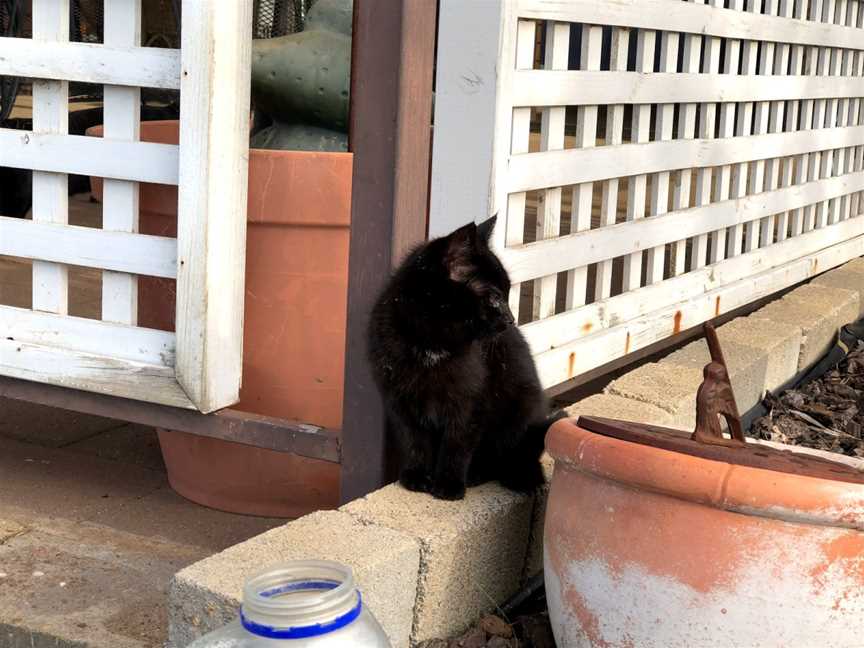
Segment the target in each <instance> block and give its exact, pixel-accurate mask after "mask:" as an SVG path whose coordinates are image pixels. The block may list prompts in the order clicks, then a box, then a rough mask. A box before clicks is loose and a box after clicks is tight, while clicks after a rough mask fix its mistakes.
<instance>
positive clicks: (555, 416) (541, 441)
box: [524, 409, 567, 457]
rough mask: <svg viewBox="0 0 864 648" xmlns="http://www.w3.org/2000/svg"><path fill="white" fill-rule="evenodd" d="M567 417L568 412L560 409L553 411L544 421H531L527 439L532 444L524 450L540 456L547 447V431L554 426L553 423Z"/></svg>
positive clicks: (533, 455)
mask: <svg viewBox="0 0 864 648" xmlns="http://www.w3.org/2000/svg"><path fill="white" fill-rule="evenodd" d="M565 418H567V412H565V411H564V410H561V409H558V410H555V411H554V412H552V413H551V414H550V415H549V416H547V417H546V418H545V419H544V420H543V421H538V422H537V423H530V424H529V425H528V434H527V435H526V436H525V440H526V441H527V442H528V443H529V444H530V446H529V447H528V448H525V449H524V450H525V451H526V452H528V453H529V454H530V455H531V456H532V457H539V456H540V455H541V454H543V450H544V448H545V447H546V433H547V432H548V431H549V428H550V427H552V424H553V423H556V422H558V421H560V420H561V419H565Z"/></svg>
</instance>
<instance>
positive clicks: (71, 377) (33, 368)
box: [0, 338, 195, 409]
mask: <svg viewBox="0 0 864 648" xmlns="http://www.w3.org/2000/svg"><path fill="white" fill-rule="evenodd" d="M0 373H2V374H3V375H4V376H11V377H12V378H21V379H23V380H32V381H36V382H43V383H48V384H51V385H58V386H60V387H69V388H71V389H81V390H84V391H98V392H100V393H103V394H109V395H111V396H119V397H121V398H133V399H137V400H147V401H149V402H151V403H160V404H162V405H171V406H172V407H183V408H186V409H193V408H195V404H194V403H193V402H192V401H190V400H189V397H188V396H186V394H185V392H184V391H183V389H181V387H180V385H179V383H178V382H177V379H176V377H175V375H174V369H173V368H172V367H170V366H165V365H162V364H157V365H153V364H146V363H142V362H132V361H130V360H124V359H121V358H112V357H109V356H105V355H103V354H101V353H95V354H91V353H82V352H78V351H71V350H68V349H62V348H58V347H55V346H42V345H37V344H30V343H27V342H16V341H15V340H7V339H5V338H2V339H0ZM145 395H146V398H145Z"/></svg>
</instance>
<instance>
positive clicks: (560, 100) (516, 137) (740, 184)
mask: <svg viewBox="0 0 864 648" xmlns="http://www.w3.org/2000/svg"><path fill="white" fill-rule="evenodd" d="M861 4H862V3H861V2H859V1H858V0H767V1H765V2H763V1H762V0H731V1H726V0H688V1H684V2H682V1H681V0H566V1H565V0H488V1H484V2H483V3H465V2H461V1H460V0H442V2H441V7H442V15H445V16H446V20H445V21H444V22H443V23H442V25H441V29H440V32H439V59H438V71H437V75H438V76H437V99H436V138H435V143H434V154H433V170H432V198H431V204H432V210H431V215H430V217H431V222H430V232H431V233H432V234H434V235H439V234H444V233H446V232H447V231H450V230H451V229H453V228H454V227H455V226H456V225H458V224H460V223H462V222H465V221H467V220H471V219H474V220H477V221H481V220H483V219H485V218H486V217H488V216H489V215H490V214H492V213H495V212H496V211H497V213H498V215H499V228H498V230H499V231H497V232H496V234H495V236H494V239H493V240H494V244H495V246H496V251H497V253H498V254H499V256H500V258H501V259H502V261H503V263H504V265H505V267H506V268H507V270H508V272H509V274H510V278H511V280H512V282H513V289H512V295H515V297H513V298H512V299H511V304H512V305H514V306H518V298H519V296H520V295H522V294H523V291H522V288H523V287H524V286H527V287H529V288H530V290H526V291H525V293H524V294H533V296H534V305H533V307H532V308H530V309H527V312H528V313H529V314H530V318H529V320H528V321H523V322H522V330H523V332H524V334H525V336H526V338H527V340H528V342H529V345H530V346H531V349H532V351H533V353H534V355H535V358H536V360H537V365H538V369H539V372H540V376H541V380H542V382H543V384H544V385H545V386H547V387H553V386H557V385H561V384H562V383H566V382H567V381H569V380H571V379H573V378H576V377H578V376H579V375H580V374H582V373H584V372H587V371H590V370H593V369H596V368H598V367H602V366H603V365H605V364H607V363H609V362H612V361H614V360H617V359H619V358H621V357H622V356H625V355H627V354H628V353H632V352H634V351H637V350H639V349H643V348H645V347H646V346H648V345H650V344H653V343H655V342H657V341H660V340H662V339H664V338H666V337H668V336H671V335H673V334H675V333H677V332H679V331H682V330H684V329H686V328H688V327H692V326H695V325H698V324H700V323H701V322H704V321H706V320H708V319H711V318H713V317H716V316H718V315H721V314H723V313H726V312H729V311H730V310H732V309H735V308H738V307H740V306H743V305H745V304H747V303H749V302H752V301H754V300H757V299H760V298H762V297H765V296H768V295H771V294H772V293H774V292H776V291H778V290H781V289H783V288H786V287H788V286H790V285H792V284H794V283H796V282H799V281H802V280H804V279H806V278H807V277H810V276H813V274H815V273H817V272H821V271H824V270H827V269H828V268H831V267H834V266H836V265H839V264H841V263H843V262H845V261H846V260H848V259H850V258H852V257H854V256H861V255H864V199H862V195H864V194H862V192H864V109H862V108H864V102H862V98H864V8H862V7H861ZM478 5H483V7H484V8H485V9H484V11H485V12H486V14H487V16H488V17H489V21H488V22H486V23H484V22H482V20H481V18H480V17H479V13H478V10H477V8H476V7H477V6H478ZM463 15H464V20H463V19H462V17H463ZM568 24H569V25H570V26H571V27H570V31H569V34H570V36H571V37H572V34H581V38H580V41H581V52H576V49H575V47H576V45H575V43H572V44H571V45H570V56H569V59H570V63H571V65H569V66H566V65H564V64H562V60H563V59H564V58H565V56H564V53H563V52H561V51H560V48H561V46H562V45H561V44H562V43H564V42H566V41H567V40H572V38H569V39H568V37H567V33H568V32H567V30H566V29H565V26H566V25H568ZM528 25H530V27H528ZM496 30H497V33H495V32H496ZM529 31H530V34H531V35H532V36H531V38H530V42H531V50H532V51H531V52H530V53H529V52H528V51H527V45H526V43H527V42H528V40H529V38H528V37H527V36H524V34H525V33H527V32H529ZM537 33H542V34H545V36H546V38H545V43H544V45H542V46H544V47H546V50H545V64H543V65H541V66H534V65H532V64H531V63H533V61H534V58H535V57H536V56H537V55H538V54H539V51H535V48H534V44H535V40H536V39H535V38H534V37H533V36H534V35H535V34H537ZM490 34H491V35H490ZM559 36H560V38H559ZM478 42H480V43H481V44H480V45H478V44H477V43H478ZM469 53H470V54H472V55H473V54H479V56H480V58H479V59H472V58H471V57H470V56H469ZM658 57H659V58H658ZM577 59H578V60H579V61H580V65H579V66H578V69H573V68H574V66H573V65H572V62H573V60H577ZM634 63H635V64H634ZM628 64H629V65H628ZM472 69H478V70H483V71H484V74H483V75H480V74H478V75H477V77H481V78H480V79H479V80H478V79H477V78H476V77H472V76H471V75H470V73H469V71H470V70H472ZM490 70H494V72H495V74H494V77H487V76H485V75H486V74H488V73H489V71H490ZM466 78H470V79H472V82H471V83H470V84H468V83H467V82H466V81H465V79H466ZM492 78H494V80H495V83H494V84H491V83H487V82H486V81H487V79H490V80H491V79H492ZM532 110H533V111H537V112H539V114H540V115H541V120H540V127H539V129H537V130H538V133H537V135H536V136H535V137H537V138H538V139H539V141H540V142H541V145H540V147H539V149H538V148H531V149H530V150H529V144H528V143H529V141H531V140H530V139H529V137H528V134H527V128H526V125H528V124H530V114H531V111H532ZM478 116H483V117H484V119H485V121H483V122H482V123H475V122H474V121H473V120H474V119H476V118H477V117H478ZM600 116H602V117H605V127H603V132H602V133H600V134H599V139H598V134H597V128H598V121H599V117H600ZM562 118H563V119H564V120H565V123H564V128H563V131H564V134H565V135H564V137H563V142H562V138H561V129H560V125H561V124H560V120H561V119H562ZM442 124H444V125H446V128H447V129H452V132H449V131H448V132H446V133H442V134H440V137H439V132H440V129H441V128H442ZM553 124H554V128H552V125H553ZM628 131H629V135H628ZM598 185H599V186H598ZM595 187H597V189H598V190H599V191H595ZM625 187H626V189H625ZM568 191H569V192H570V198H571V209H572V218H571V227H570V231H562V228H560V226H559V225H560V222H561V214H560V204H559V203H560V196H561V195H562V194H563V195H564V196H565V200H564V201H563V203H564V205H565V209H566V203H567V201H566V197H567V192H568ZM535 193H536V194H537V195H538V196H540V197H542V198H541V199H540V200H539V205H540V207H539V208H538V219H537V232H536V236H534V237H533V239H534V240H531V238H529V239H527V240H526V239H525V238H524V237H523V233H524V230H525V196H526V195H532V194H535ZM454 214H455V215H454ZM590 268H596V272H595V273H594V274H593V276H592V275H591V274H590V273H589V269H590ZM561 273H566V274H567V277H568V283H567V299H566V308H565V310H564V312H557V313H556V312H555V306H556V303H557V305H558V306H559V308H560V300H557V299H556V297H557V295H556V294H555V291H556V289H557V287H558V286H560V284H559V283H557V282H556V281H555V280H556V278H557V277H558V276H560V274H561ZM592 282H593V285H592ZM532 284H533V286H532ZM525 312H526V309H525V308H523V309H522V314H523V320H524V314H525Z"/></svg>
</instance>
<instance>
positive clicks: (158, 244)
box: [0, 216, 177, 310]
mask: <svg viewBox="0 0 864 648" xmlns="http://www.w3.org/2000/svg"><path fill="white" fill-rule="evenodd" d="M0 254H3V255H6V256H12V257H21V258H24V259H41V260H43V261H51V262H54V263H64V264H70V265H78V266H84V267H89V268H101V269H103V270H113V271H115V272H128V273H134V274H141V275H148V276H151V277H167V278H173V277H176V276H177V241H176V240H175V239H173V238H167V237H164V236H151V235H145V234H133V233H129V232H109V231H105V230H99V229H95V228H92V227H79V226H76V225H60V224H55V223H42V222H35V221H34V222H29V221H26V220H21V219H18V218H9V217H8V216H0ZM38 310H42V309H38Z"/></svg>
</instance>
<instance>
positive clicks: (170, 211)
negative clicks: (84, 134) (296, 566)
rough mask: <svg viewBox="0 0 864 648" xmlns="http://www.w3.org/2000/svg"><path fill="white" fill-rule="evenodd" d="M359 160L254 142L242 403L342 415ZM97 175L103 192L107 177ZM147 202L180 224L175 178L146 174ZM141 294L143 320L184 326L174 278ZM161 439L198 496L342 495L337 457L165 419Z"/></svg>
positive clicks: (144, 128)
mask: <svg viewBox="0 0 864 648" xmlns="http://www.w3.org/2000/svg"><path fill="white" fill-rule="evenodd" d="M101 132H102V128H101V127H96V128H93V129H90V131H88V134H90V135H94V136H101ZM141 139H142V140H144V141H157V142H163V143H176V142H177V140H178V122H176V121H165V122H144V123H142V124H141ZM352 160H353V157H352V155H351V154H350V153H311V152H301V151H271V150H258V149H252V150H250V154H249V206H248V215H247V218H248V229H247V247H246V299H245V313H244V317H245V319H244V336H243V386H242V389H241V391H240V402H239V403H238V404H237V405H235V406H234V408H235V409H239V410H242V411H246V412H253V413H256V414H264V415H267V416H274V417H278V418H285V419H291V420H299V421H303V422H306V423H312V424H317V425H322V426H325V427H330V428H336V429H338V428H340V427H341V424H342V395H343V371H344V347H345V318H346V308H347V291H348V239H349V229H350V217H351V206H350V205H351V203H350V200H351V174H352ZM91 184H92V187H93V193H94V195H95V196H96V197H97V199H101V191H102V182H101V179H99V178H93V179H92V180H91ZM139 204H140V225H139V230H140V231H141V232H142V233H146V234H158V235H163V236H176V233H177V187H173V186H166V185H154V184H142V185H141V190H140V197H139ZM138 302H139V307H138V310H139V324H140V325H141V326H148V327H151V328H160V329H164V330H174V312H175V286H174V281H173V280H164V279H157V278H152V277H141V278H139V299H138ZM159 441H160V444H161V446H162V454H163V457H164V459H165V465H166V467H167V470H168V479H169V481H170V483H171V486H172V487H173V488H174V489H175V490H176V491H177V492H178V493H180V494H181V495H183V496H184V497H187V498H188V499H190V500H192V501H195V502H198V503H200V504H204V505H206V506H210V507H213V508H218V509H222V510H226V511H231V512H236V513H247V514H254V515H267V516H273V517H292V518H293V517H299V516H301V515H305V514H306V513H308V512H311V511H314V510H318V509H326V508H333V507H335V506H336V505H337V504H338V494H339V466H338V465H336V464H333V463H329V462H324V461H316V460H312V459H306V458H303V457H298V456H296V455H291V454H285V453H279V452H273V451H270V450H262V449H258V448H252V447H250V446H245V445H241V444H236V443H229V442H225V441H219V440H216V439H210V438H206V437H199V436H194V435H190V434H184V433H181V432H175V431H167V430H160V431H159Z"/></svg>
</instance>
